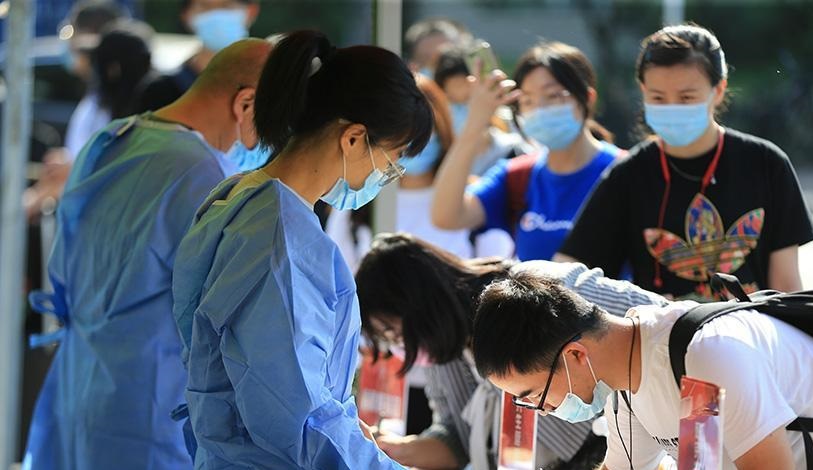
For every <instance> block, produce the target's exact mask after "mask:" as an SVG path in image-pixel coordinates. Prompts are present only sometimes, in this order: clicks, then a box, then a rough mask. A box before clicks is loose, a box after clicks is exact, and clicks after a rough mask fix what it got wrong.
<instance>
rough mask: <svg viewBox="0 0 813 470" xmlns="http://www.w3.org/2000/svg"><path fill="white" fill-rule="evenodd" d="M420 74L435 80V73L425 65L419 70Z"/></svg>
mask: <svg viewBox="0 0 813 470" xmlns="http://www.w3.org/2000/svg"><path fill="white" fill-rule="evenodd" d="M418 73H419V74H421V75H423V76H424V77H426V78H431V79H434V78H435V72H434V71H433V70H432V69H430V68H429V67H427V66H425V65H424V66H423V67H421V69H420V70H418Z"/></svg>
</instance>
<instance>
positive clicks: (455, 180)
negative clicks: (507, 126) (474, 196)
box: [432, 125, 482, 230]
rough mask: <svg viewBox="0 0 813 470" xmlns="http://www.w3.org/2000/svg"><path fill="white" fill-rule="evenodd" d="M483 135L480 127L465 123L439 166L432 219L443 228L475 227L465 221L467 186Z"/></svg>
mask: <svg viewBox="0 0 813 470" xmlns="http://www.w3.org/2000/svg"><path fill="white" fill-rule="evenodd" d="M481 134H482V130H481V129H479V128H474V126H469V125H466V127H465V128H464V129H463V132H462V133H461V134H460V136H458V138H457V139H455V141H454V143H453V144H452V147H451V148H450V149H449V151H448V152H447V153H446V157H445V158H444V159H443V163H442V164H441V166H440V168H439V169H438V173H437V175H436V176H435V199H434V201H433V203H432V222H433V223H434V224H435V225H437V226H438V227H440V228H445V229H449V230H453V229H461V228H473V227H472V226H470V225H471V223H470V222H469V221H467V220H466V219H467V217H466V215H467V214H466V205H465V197H466V185H467V184H468V177H469V174H470V173H471V167H472V162H473V161H474V158H475V157H476V155H477V147H478V142H479V140H480V138H481ZM467 222H469V223H467Z"/></svg>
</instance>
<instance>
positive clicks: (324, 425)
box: [220, 244, 403, 470]
mask: <svg viewBox="0 0 813 470" xmlns="http://www.w3.org/2000/svg"><path fill="white" fill-rule="evenodd" d="M281 245H282V244H281ZM279 249H284V247H282V246H281V247H279ZM277 258H278V259H279V261H274V260H272V267H271V270H270V271H269V272H268V274H267V275H266V278H265V280H264V282H261V283H259V284H258V286H257V287H256V288H255V289H254V292H253V293H251V294H250V295H249V298H248V299H247V302H245V303H244V304H243V305H244V307H243V308H242V309H241V311H240V312H239V314H237V315H236V316H235V318H233V319H232V320H231V321H230V322H229V323H228V324H227V325H225V326H224V328H223V331H222V335H221V340H220V352H221V355H222V358H223V365H224V368H225V372H226V374H227V375H228V378H229V381H230V382H231V384H232V386H233V389H234V395H235V396H234V401H235V403H236V406H237V409H238V411H239V413H240V416H241V417H242V418H243V424H244V425H245V427H246V429H247V431H248V433H249V434H250V435H251V438H252V440H253V441H254V443H255V444H256V445H257V446H259V447H261V448H263V449H265V450H267V451H268V452H270V453H272V454H274V455H279V456H283V457H284V458H285V460H289V459H290V460H291V461H293V462H295V463H296V465H297V466H299V467H301V468H332V469H348V470H349V469H360V468H364V469H400V468H403V467H401V466H400V465H398V464H396V463H395V462H393V461H391V460H389V459H388V458H387V457H386V456H385V454H384V453H383V452H382V451H380V450H379V449H378V448H377V447H376V446H375V444H374V443H373V442H371V441H370V440H368V439H367V438H365V437H364V435H363V434H362V432H361V429H360V428H359V420H358V412H357V410H356V406H355V402H354V399H353V397H352V396H351V395H350V387H349V380H347V382H348V383H347V384H344V385H346V386H342V380H331V377H330V375H331V374H346V375H345V377H352V375H353V370H352V369H353V367H354V366H355V359H354V358H355V354H356V351H355V349H354V348H355V346H356V345H357V342H358V331H357V329H356V331H355V332H352V331H350V328H348V323H349V322H348V317H349V316H350V315H352V314H353V312H356V313H357V300H356V298H355V295H345V296H339V297H338V298H335V297H334V298H330V296H327V295H325V294H324V293H323V292H322V291H321V290H320V289H318V288H317V282H315V281H314V280H312V279H310V278H309V276H310V275H311V274H310V273H309V274H308V276H306V275H305V274H304V272H303V270H301V269H299V268H297V266H295V265H294V264H293V263H291V262H290V261H288V259H289V258H288V257H287V256H279V257H277ZM274 264H277V265H276V266H274ZM324 271H330V270H324ZM320 275H325V276H327V275H331V276H332V275H333V273H330V272H324V273H323V274H320ZM342 332H346V333H349V334H346V335H343V334H342ZM343 336H346V337H343ZM337 356H339V357H340V358H342V360H340V361H339V362H337V360H336V357H337ZM351 358H353V359H351ZM337 364H341V367H342V369H343V370H336V366H337ZM337 383H338V384H339V385H336V384H337Z"/></svg>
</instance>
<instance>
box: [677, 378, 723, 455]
mask: <svg viewBox="0 0 813 470" xmlns="http://www.w3.org/2000/svg"><path fill="white" fill-rule="evenodd" d="M724 399H725V390H724V389H721V388H720V387H718V386H717V385H714V384H713V383H709V382H704V381H702V380H697V379H693V378H691V377H686V376H684V377H683V378H682V379H681V381H680V438H679V444H678V470H721V469H722V468H723V413H722V409H723V401H724Z"/></svg>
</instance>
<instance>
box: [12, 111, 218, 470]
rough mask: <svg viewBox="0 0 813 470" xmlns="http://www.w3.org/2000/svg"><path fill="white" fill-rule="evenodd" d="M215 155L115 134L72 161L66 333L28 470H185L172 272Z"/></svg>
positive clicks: (66, 220) (56, 309)
mask: <svg viewBox="0 0 813 470" xmlns="http://www.w3.org/2000/svg"><path fill="white" fill-rule="evenodd" d="M222 158H223V157H222V154H221V153H220V152H218V151H217V150H215V149H213V148H211V147H209V146H208V145H207V144H206V143H205V142H204V141H203V140H202V139H201V137H200V136H199V135H198V134H196V133H193V132H191V131H188V130H185V129H184V128H182V127H180V126H178V125H172V124H166V123H158V122H155V121H147V120H144V119H142V118H137V119H136V118H131V119H128V120H119V121H114V122H113V123H111V124H110V125H109V126H108V127H107V128H105V129H104V130H103V131H101V132H100V133H99V134H97V135H96V136H94V138H92V139H91V141H90V142H89V143H88V145H86V146H85V148H84V150H83V151H82V153H81V154H80V156H79V158H78V159H77V161H76V163H75V165H74V168H73V170H72V172H71V175H70V177H69V178H68V182H67V184H66V187H65V192H64V195H63V197H62V199H61V201H60V204H59V208H58V210H57V225H58V229H57V234H56V240H55V246H54V249H53V252H52V254H51V257H50V259H49V262H48V275H49V276H50V279H51V282H52V284H53V287H54V292H55V293H54V294H53V295H51V296H49V298H47V299H46V301H45V302H42V299H40V301H38V302H34V303H35V304H37V305H35V307H47V309H48V310H51V311H52V312H53V313H56V314H57V315H58V316H59V317H60V318H61V319H62V321H63V322H64V323H65V327H64V335H63V338H62V341H61V343H60V345H59V348H58V350H57V352H56V355H55V357H54V360H53V363H52V365H51V368H50V370H49V371H48V375H47V377H46V380H45V383H44V385H43V388H42V390H41V391H40V395H39V397H38V399H37V404H36V408H35V411H34V416H33V421H32V424H31V428H30V431H29V436H28V444H27V449H26V455H25V468H31V469H34V470H43V469H44V470H49V469H71V470H83V469H88V470H90V469H93V470H96V469H117V470H119V469H133V470H136V469H138V470H145V469H149V470H157V469H183V468H191V467H192V461H191V458H190V457H189V455H188V453H187V451H186V447H185V445H184V439H183V433H182V431H181V427H182V423H179V422H175V421H173V420H172V419H171V418H170V413H171V411H172V410H173V409H174V408H175V407H176V406H177V405H179V404H180V403H183V401H184V396H183V390H184V387H185V385H186V372H185V370H184V367H183V363H182V362H181V357H180V353H181V344H180V338H179V336H178V331H177V327H176V326H175V321H174V319H173V316H172V295H171V294H172V279H171V275H172V266H173V263H174V259H175V254H176V250H177V246H178V245H179V244H180V241H181V238H182V237H183V235H184V234H185V233H186V231H187V230H188V228H189V226H190V225H191V223H192V220H193V218H194V215H195V210H196V209H197V208H198V207H199V205H200V204H201V203H202V202H203V201H204V200H205V198H206V195H207V194H208V193H209V192H210V191H211V189H212V188H214V187H215V186H216V185H217V183H218V182H220V181H221V180H222V179H223V178H224V177H225V176H226V175H224V170H223V168H224V167H225V166H224V164H223V162H222Z"/></svg>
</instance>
